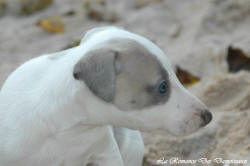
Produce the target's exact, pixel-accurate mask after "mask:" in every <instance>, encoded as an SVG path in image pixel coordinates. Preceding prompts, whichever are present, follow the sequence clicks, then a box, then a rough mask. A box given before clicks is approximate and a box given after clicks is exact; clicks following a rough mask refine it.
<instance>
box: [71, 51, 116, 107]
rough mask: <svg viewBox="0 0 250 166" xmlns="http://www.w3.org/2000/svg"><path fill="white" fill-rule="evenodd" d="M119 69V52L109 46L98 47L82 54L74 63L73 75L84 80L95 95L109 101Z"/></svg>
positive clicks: (113, 91) (111, 97)
mask: <svg viewBox="0 0 250 166" xmlns="http://www.w3.org/2000/svg"><path fill="white" fill-rule="evenodd" d="M119 71H120V61H119V53H118V52H116V51H114V50H111V49H110V48H99V49H96V50H93V51H90V52H88V53H87V54H86V55H84V57H83V58H82V59H81V60H80V61H79V62H78V63H77V64H76V65H75V67H74V72H73V76H74V78H75V79H76V80H81V81H84V83H85V84H86V85H87V87H88V88H89V89H90V90H91V91H92V92H93V93H94V94H95V95H96V96H98V97H100V98H101V99H103V100H104V101H106V102H111V101H112V100H113V98H114V95H115V80H116V75H117V74H118V73H119Z"/></svg>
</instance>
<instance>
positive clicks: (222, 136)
mask: <svg viewBox="0 0 250 166" xmlns="http://www.w3.org/2000/svg"><path fill="white" fill-rule="evenodd" d="M104 25H115V26H120V27H124V28H125V29H127V30H129V31H132V32H134V33H138V34H140V35H143V36H145V37H147V38H148V39H150V40H152V41H153V42H154V43H156V44H157V45H158V46H159V47H160V48H161V49H163V51H164V52H165V53H166V55H167V56H168V58H169V60H170V62H171V64H172V67H173V68H174V70H175V71H176V74H177V76H178V78H179V79H180V81H181V82H182V83H183V85H184V86H185V87H187V88H188V90H189V91H191V92H192V93H194V94H195V95H196V96H198V97H199V98H200V99H201V100H202V101H203V102H205V103H206V104H207V105H208V106H209V107H210V108H211V111H212V112H213V114H214V119H213V122H212V123H211V124H210V125H208V126H207V127H206V128H204V129H203V130H201V131H199V132H197V133H195V134H193V135H191V136H188V137H185V138H169V137H167V136H164V134H163V135H152V134H150V133H143V137H144V141H145V144H146V151H145V158H144V166H155V165H156V161H157V160H158V159H160V158H165V159H170V158H173V157H177V158H179V159H189V160H190V159H195V160H196V159H200V158H207V159H212V160H213V159H215V158H223V159H225V160H226V159H228V160H240V159H245V160H248V163H247V164H245V165H248V166H249V165H250V73H249V70H250V0H202V1H201V0H185V1H184V0H119V1H118V0H0V86H1V85H2V84H3V82H4V80H5V79H6V78H7V76H8V75H9V74H10V73H11V72H12V71H13V70H14V69H15V68H16V67H17V66H19V65H20V64H22V63H24V62H25V61H27V60H28V59H30V58H33V57H36V56H39V55H42V54H48V53H53V52H57V51H60V50H64V49H67V48H71V47H74V46H77V45H78V44H79V42H80V40H81V38H82V37H83V35H84V33H85V32H86V31H87V30H89V29H91V28H93V27H98V26H104ZM165 165H166V164H165ZM178 165H197V166H198V165H206V164H200V163H196V164H178ZM208 165H223V166H229V165H230V166H231V165H243V164H225V163H216V162H212V163H211V164H208Z"/></svg>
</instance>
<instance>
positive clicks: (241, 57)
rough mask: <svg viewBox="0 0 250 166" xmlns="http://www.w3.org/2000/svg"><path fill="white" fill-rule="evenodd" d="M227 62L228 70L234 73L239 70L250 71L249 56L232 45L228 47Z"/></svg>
mask: <svg viewBox="0 0 250 166" xmlns="http://www.w3.org/2000/svg"><path fill="white" fill-rule="evenodd" d="M227 63H228V70H229V72H232V73H235V72H238V71H240V70H249V71H250V58H249V57H247V56H246V55H245V53H244V52H243V51H242V50H240V49H238V48H233V47H232V46H229V47H228V50H227Z"/></svg>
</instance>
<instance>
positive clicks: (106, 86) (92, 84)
mask: <svg viewBox="0 0 250 166" xmlns="http://www.w3.org/2000/svg"><path fill="white" fill-rule="evenodd" d="M74 77H75V78H76V79H78V80H83V81H84V82H85V84H86V85H87V86H88V87H89V89H90V90H91V91H92V92H93V93H94V94H95V95H96V96H98V97H100V98H101V99H103V100H104V101H106V102H110V103H113V104H114V105H115V106H116V107H118V108H119V109H120V110H124V111H127V110H141V109H143V108H145V107H152V106H154V105H158V104H164V103H166V102H167V100H168V98H169V96H170V93H171V87H170V81H169V77H168V73H167V71H166V69H164V67H163V66H162V64H161V62H160V61H159V60H158V59H157V58H156V56H154V55H153V53H151V52H150V51H149V50H147V49H146V48H145V47H144V46H143V45H141V44H140V43H138V42H137V41H135V40H132V39H126V38H116V39H111V40H108V41H105V42H103V43H102V44H100V45H99V46H98V48H97V49H95V50H92V51H90V52H88V53H87V54H86V55H84V57H83V58H82V59H81V60H80V61H79V62H78V63H77V64H76V65H75V67H74ZM163 80H165V81H166V83H167V92H166V93H165V94H161V93H159V92H158V87H159V85H160V83H161V82H162V81H163Z"/></svg>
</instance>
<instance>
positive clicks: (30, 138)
mask: <svg viewBox="0 0 250 166" xmlns="http://www.w3.org/2000/svg"><path fill="white" fill-rule="evenodd" d="M113 39H122V40H123V39H125V41H126V40H127V39H129V40H132V41H136V42H137V43H138V48H139V47H141V46H143V49H142V51H139V52H138V51H135V52H137V53H136V54H138V55H139V54H141V55H142V54H143V55H144V54H145V56H135V57H137V58H136V59H132V60H131V62H129V61H130V60H129V59H126V57H127V55H126V53H127V52H128V50H133V49H134V50H138V49H136V46H133V45H129V47H128V49H127V50H123V49H122V47H123V46H124V45H122V47H121V49H120V50H119V49H118V50H115V51H113V50H112V49H114V47H115V46H114V45H112V42H111V44H110V42H109V41H110V40H113ZM107 43H109V44H108V46H107ZM118 43H119V40H118ZM99 48H100V49H103V48H104V49H105V50H104V52H105V53H106V51H107V54H109V53H110V57H112V58H111V59H112V61H115V56H113V52H117V51H118V52H119V54H120V58H121V59H120V61H121V64H120V63H117V64H116V62H114V68H115V69H117V70H116V71H113V68H110V67H108V66H109V65H107V64H106V63H109V62H110V61H108V60H106V59H102V58H106V57H105V56H104V55H103V56H102V57H99V58H98V59H95V58H92V57H96V56H97V55H96V54H98V56H99V53H98V52H99V51H97V52H96V51H95V50H99ZM106 48H109V49H108V50H106ZM115 49H116V48H115ZM93 50H94V52H93ZM110 50H111V51H110ZM139 50H140V49H139ZM145 50H147V51H145ZM146 54H147V55H149V54H150V56H147V55H146ZM151 54H154V55H152V56H153V61H155V64H154V65H153V63H152V67H150V66H149V65H150V63H151V62H150V61H151V60H150V61H147V60H145V62H143V64H141V63H139V61H138V63H135V65H132V66H131V64H133V62H136V61H137V60H138V58H139V59H140V58H143V59H147V57H149V58H150V59H152V56H151ZM88 57H89V58H90V59H89V60H88ZM110 57H108V56H107V58H110ZM111 59H110V60H111ZM87 60H88V61H87ZM99 60H100V62H98V63H100V64H99V65H97V66H96V67H95V68H91V66H92V63H96V61H99ZM143 61H144V60H143ZM86 62H87V63H86ZM127 62H129V63H128V64H127ZM148 63H149V64H148ZM158 63H159V65H158ZM95 65H96V64H93V66H95ZM127 65H128V66H130V67H129V68H127V69H126V70H125V68H126V66H127ZM136 65H148V67H149V69H148V72H149V73H148V74H147V73H145V72H144V71H141V72H142V73H139V76H137V75H136V76H133V72H132V74H131V72H129V70H128V69H131V68H133V67H135V66H136ZM86 66H87V67H86ZM98 66H103V68H102V69H101V70H98ZM154 66H157V67H154ZM159 66H162V67H161V71H162V72H161V73H158V72H156V75H158V77H155V78H154V76H153V75H152V77H148V75H150V74H152V73H154V72H153V71H158V70H159V71H160V69H158V68H159ZM138 67H139V66H138ZM120 68H121V69H120ZM123 68H124V70H123ZM118 69H119V72H118ZM93 70H96V72H94V73H92V74H91V72H93ZM102 70H103V71H102ZM120 70H121V71H120ZM145 70H146V69H145ZM163 70H164V71H163ZM86 71H87V72H86ZM106 71H107V72H106ZM135 72H140V70H136V71H135ZM98 73H102V74H98ZM112 73H113V74H112ZM143 73H145V75H144V74H143ZM157 73H158V74H157ZM164 73H165V74H164ZM103 75H104V76H105V77H103ZM92 76H95V77H94V78H93V77H92ZM144 76H145V77H144ZM100 77H101V78H100ZM137 77H141V78H143V79H146V80H140V79H139V80H137ZM163 77H164V80H167V81H169V87H170V85H171V95H170V91H169V95H170V96H167V95H164V96H165V97H159V95H158V94H155V91H154V89H153V88H151V89H150V92H147V93H146V92H143V89H141V90H140V91H137V92H136V93H134V94H133V90H136V89H140V85H143V84H144V83H145V82H146V83H148V84H149V83H150V82H151V83H152V82H155V80H156V79H158V78H163ZM165 77H167V78H165ZM151 78H152V79H151ZM153 78H154V79H153ZM129 80H137V81H136V82H137V84H134V83H133V84H131V85H130V86H126V85H127V84H125V83H124V82H128V83H129ZM133 82H134V81H133ZM167 83H168V82H167ZM102 86H104V87H103V88H104V89H103V88H102ZM135 87H136V88H135ZM107 89H108V90H107ZM152 89H153V92H152ZM169 90H170V89H169ZM124 93H126V95H124ZM138 94H139V96H136V95H138ZM140 94H141V96H140ZM154 94H155V95H156V96H154V97H153V98H152V99H151V97H150V95H154ZM183 94H184V95H183ZM179 95H181V96H182V98H183V101H184V102H183V103H181V102H179V101H178V99H177V98H178V96H179ZM129 96H132V97H131V98H130V97H129ZM133 96H136V98H133ZM123 99H124V100H123ZM153 99H154V100H153ZM155 99H157V100H155ZM124 101H128V102H124ZM149 101H150V102H149ZM151 101H152V102H151ZM148 103H150V105H148ZM180 105H181V106H180ZM180 107H181V108H180ZM184 108H185V110H186V113H184V112H183V111H182V110H183V109H184ZM175 109H176V110H177V111H175V112H174V110H175ZM205 109H206V107H205V106H204V105H203V104H202V103H201V102H200V101H199V100H198V99H196V98H195V97H193V96H192V95H191V94H189V93H188V92H187V91H185V89H183V88H182V86H181V85H180V84H179V82H178V81H177V79H176V77H175V75H174V73H173V71H172V70H171V68H170V65H169V64H168V62H167V59H166V57H165V55H164V54H163V52H162V51H161V50H160V49H159V48H158V47H156V46H155V45H154V44H153V43H151V42H150V41H148V40H146V39H144V38H142V37H140V36H137V35H135V34H132V33H129V32H127V31H124V30H120V29H118V28H114V27H111V28H101V29H94V30H92V31H90V32H89V33H88V34H87V35H86V37H85V38H84V39H83V41H82V44H81V45H80V46H78V47H75V48H72V49H69V50H66V51H63V52H59V53H56V54H50V55H44V56H41V57H38V58H35V59H33V60H31V61H28V62H26V63H25V64H24V65H22V66H21V67H19V68H18V69H17V70H16V71H15V72H13V73H12V74H11V75H10V76H9V78H8V79H7V81H6V82H5V84H4V85H3V87H2V89H1V92H0V166H16V165H19V166H29V165H30V166H33V165H36V166H44V165H50V166H85V165H87V164H88V163H94V164H96V165H98V164H99V165H102V166H112V165H114V166H123V165H124V166H128V165H129V166H138V165H141V163H142V157H143V143H142V139H141V136H140V133H139V132H137V131H134V130H130V129H138V130H144V131H156V130H161V131H163V130H165V131H167V132H170V133H173V134H175V133H176V134H180V133H183V134H187V133H191V132H194V131H195V130H197V129H199V128H200V127H201V126H202V125H203V124H204V122H203V121H204V118H203V117H202V118H201V117H200V116H202V115H203V113H204V110H205ZM166 110H168V111H166ZM176 117H178V118H176ZM190 119H193V120H192V121H190ZM210 120H211V119H210ZM210 120H209V121H210ZM206 121H208V120H206ZM206 123H208V122H206ZM111 125H113V126H120V127H126V128H130V129H126V128H119V127H116V128H115V129H114V128H113V127H112V126H111Z"/></svg>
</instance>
